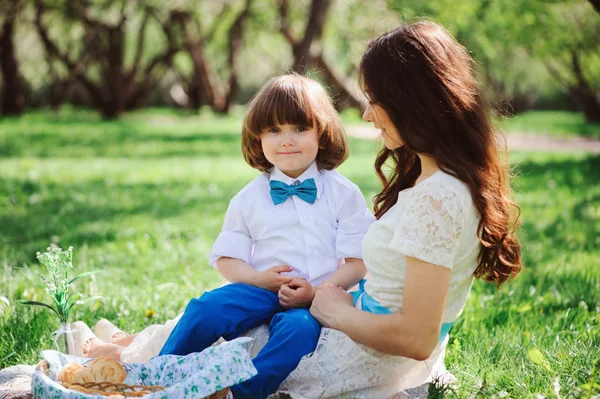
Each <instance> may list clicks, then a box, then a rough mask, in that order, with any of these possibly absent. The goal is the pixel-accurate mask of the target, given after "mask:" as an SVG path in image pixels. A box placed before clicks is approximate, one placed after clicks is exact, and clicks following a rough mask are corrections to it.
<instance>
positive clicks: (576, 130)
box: [500, 111, 600, 138]
mask: <svg viewBox="0 0 600 399" xmlns="http://www.w3.org/2000/svg"><path fill="white" fill-rule="evenodd" d="M500 126H501V127H502V128H503V129H505V130H506V131H507V132H509V133H521V134H527V133H532V134H542V135H549V136H553V137H572V136H583V137H590V138H600V125H599V124H593V123H589V122H586V120H585V117H584V116H583V113H576V112H568V111H529V112H525V113H523V114H519V115H516V116H514V117H512V118H508V119H506V120H504V121H502V122H501V124H500Z"/></svg>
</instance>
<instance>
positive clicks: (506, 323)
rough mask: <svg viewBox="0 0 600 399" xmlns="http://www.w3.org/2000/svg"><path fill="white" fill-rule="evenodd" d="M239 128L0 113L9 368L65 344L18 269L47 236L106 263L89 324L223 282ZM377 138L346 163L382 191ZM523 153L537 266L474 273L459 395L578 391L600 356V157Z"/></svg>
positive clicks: (204, 119)
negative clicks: (220, 245)
mask: <svg viewBox="0 0 600 399" xmlns="http://www.w3.org/2000/svg"><path fill="white" fill-rule="evenodd" d="M239 125H240V117H239V115H238V114H236V116H235V117H229V118H223V117H218V116H213V115H209V114H205V115H200V116H198V115H194V114H189V113H186V112H179V111H178V112H171V111H169V110H153V111H152V112H150V111H144V112H140V113H135V114H131V115H126V116H125V117H124V118H123V120H120V121H114V122H103V121H101V120H100V119H99V118H98V117H97V115H96V114H94V113H87V112H84V111H79V110H70V111H69V112H64V111H63V113H62V114H59V115H54V116H53V115H50V114H48V113H46V112H38V113H32V114H28V115H26V116H25V117H24V118H22V119H5V120H2V121H0V154H2V158H1V159H0V268H1V270H2V274H1V275H0V297H4V298H6V299H7V300H8V302H9V305H6V304H5V302H4V301H0V368H2V367H5V366H9V365H14V364H19V363H28V364H34V363H36V362H37V361H38V359H39V351H40V350H42V349H46V348H50V347H52V345H53V343H52V341H51V339H50V333H51V332H52V331H53V330H54V329H56V328H57V327H58V323H57V321H56V320H54V318H52V315H50V314H49V313H44V312H42V311H40V310H39V309H32V308H29V307H25V306H22V305H18V304H17V300H19V299H29V300H35V299H42V298H43V295H44V293H43V290H42V289H40V288H38V287H35V286H34V285H33V284H32V283H31V282H30V281H28V280H27V279H26V278H25V276H24V274H23V273H21V272H19V271H15V270H12V267H14V266H20V265H23V264H27V265H30V266H32V267H33V268H36V267H37V265H36V262H35V253H36V251H38V250H43V249H44V248H46V246H48V244H49V243H50V242H54V243H56V244H58V245H61V246H64V247H67V246H69V245H72V246H73V247H74V248H75V249H74V250H75V267H76V271H77V272H80V271H85V270H93V269H103V270H105V272H104V273H102V274H99V275H97V276H94V277H93V278H92V279H91V280H86V281H84V282H83V284H82V285H79V286H78V287H77V288H78V289H79V290H80V291H81V292H83V293H84V294H86V295H102V296H104V297H106V299H105V300H104V301H98V302H96V303H94V304H91V305H86V306H83V307H80V308H78V309H76V311H75V314H74V316H75V318H77V319H83V320H84V321H86V322H88V323H93V322H94V321H96V320H97V319H98V318H100V317H107V318H108V319H110V320H112V321H114V322H115V323H117V324H118V325H120V326H121V327H122V328H123V329H125V330H126V331H136V330H139V329H141V328H142V327H144V326H146V325H148V324H149V323H153V322H161V321H164V320H166V319H168V318H171V317H173V316H175V315H176V314H177V313H178V312H180V311H181V310H183V308H184V306H185V304H186V303H187V301H188V300H189V299H190V298H192V297H196V296H199V295H200V294H201V293H202V292H203V291H204V290H206V289H208V288H211V287H215V286H217V285H218V284H219V283H220V282H221V281H222V279H221V277H220V276H219V275H218V273H217V272H216V271H215V270H213V269H212V268H210V267H209V266H208V265H207V255H208V252H209V250H210V247H211V245H212V243H213V241H214V239H215V238H216V236H217V234H218V232H219V231H220V228H221V223H222V218H223V215H224V212H225V210H226V208H227V205H228V202H229V199H230V198H231V197H232V196H233V195H234V194H235V193H236V192H237V191H238V190H239V189H240V188H242V187H243V186H244V185H245V184H246V183H247V182H248V181H250V180H251V179H252V178H253V177H254V176H256V175H257V173H258V172H256V171H254V170H253V169H251V168H250V167H248V166H247V165H246V164H245V163H244V161H243V158H242V156H241V151H240V134H239ZM377 148H378V143H375V142H369V141H358V140H353V139H352V140H351V153H352V155H351V158H350V160H349V161H348V162H346V163H345V164H344V165H342V167H341V168H340V171H341V172H342V173H343V174H345V175H346V176H347V177H349V178H350V179H351V180H353V181H354V182H356V183H357V184H358V185H359V186H360V187H361V189H362V191H363V193H364V194H365V196H366V197H367V198H368V199H369V200H370V199H371V198H372V197H373V195H374V194H375V193H376V192H377V190H378V189H379V183H378V181H377V179H376V177H375V175H374V173H373V168H372V163H373V159H374V154H375V153H376V151H377ZM511 161H512V163H513V165H514V166H515V168H516V171H517V177H516V179H515V180H514V184H513V186H514V188H515V191H516V200H517V202H518V203H519V205H520V206H521V208H522V229H521V232H520V236H521V239H522V242H523V245H524V248H523V252H524V259H525V270H524V271H523V273H522V274H521V275H520V276H519V278H518V279H517V280H515V281H513V282H510V283H508V284H506V286H504V287H502V289H500V290H496V289H495V288H494V287H493V286H491V285H489V284H485V283H482V282H476V284H475V286H474V288H473V292H472V294H471V296H470V298H469V301H468V304H467V307H466V308H465V311H464V313H463V315H462V316H461V318H460V319H459V320H458V321H457V323H456V324H455V327H454V329H453V331H452V332H451V342H450V347H449V350H448V353H447V361H446V363H447V365H448V368H449V369H450V370H451V371H452V372H453V373H454V374H455V375H456V376H457V378H458V379H459V381H460V387H459V391H458V396H459V397H467V396H469V395H473V394H475V393H476V392H478V391H479V392H480V394H481V395H482V396H480V397H491V396H492V395H493V394H499V393H502V392H506V393H508V394H509V395H510V397H515V398H521V397H532V398H533V397H535V394H536V393H540V394H544V395H549V394H550V393H551V392H552V389H553V388H552V386H553V385H552V384H553V381H555V380H556V379H557V378H558V381H559V382H560V385H561V386H562V388H561V392H562V394H563V395H564V397H569V395H571V396H580V395H579V394H578V393H577V389H579V388H578V387H580V386H583V385H584V384H585V383H587V382H588V381H589V378H590V374H591V372H592V368H593V365H594V363H595V362H598V361H599V360H600V334H599V330H600V271H599V270H598V261H599V259H600V249H599V248H600V238H599V237H600V231H599V227H600V174H599V173H598V170H600V157H598V156H586V155H582V154H573V155H571V154H548V153H546V154H542V153H514V154H512V155H511ZM0 299H1V298H0ZM150 310H151V311H152V312H148V311H150ZM153 312H155V314H153ZM147 315H152V317H147ZM532 348H533V349H538V350H539V351H540V353H542V355H543V356H544V359H545V360H546V362H547V364H548V366H549V369H547V368H545V367H543V366H541V365H538V364H536V363H535V362H534V361H533V360H532V359H531V356H529V355H528V350H530V349H532Z"/></svg>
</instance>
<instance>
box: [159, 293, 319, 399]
mask: <svg viewBox="0 0 600 399" xmlns="http://www.w3.org/2000/svg"><path fill="white" fill-rule="evenodd" d="M265 323H269V341H268V342H267V344H266V345H265V346H264V348H263V349H262V350H261V351H260V353H259V354H258V355H257V356H256V357H255V358H254V359H253V360H252V362H253V363H254V367H256V369H257V370H258V374H257V375H255V376H254V377H252V378H251V379H249V380H247V381H245V382H242V383H240V384H238V385H235V386H233V387H232V388H231V390H232V392H233V394H234V395H235V397H236V399H241V398H253V399H256V398H265V397H267V396H269V395H270V394H272V393H273V392H275V391H276V390H277V387H279V385H280V384H281V383H282V382H283V380H285V379H286V377H287V376H288V375H289V374H290V373H291V372H292V370H294V369H295V368H296V366H297V365H298V363H299V362H300V359H302V357H303V356H304V355H307V354H309V353H312V352H313V351H314V350H315V348H316V346H317V341H318V340H319V335H320V333H321V325H320V324H319V322H317V320H316V319H315V318H314V317H312V316H311V315H310V313H309V311H308V309H291V310H286V309H284V308H282V307H281V305H280V304H279V299H278V297H277V294H275V293H273V292H270V291H267V290H264V289H262V288H258V287H254V286H251V285H246V284H229V285H226V286H224V287H221V288H217V289H215V290H212V291H209V292H206V293H204V294H203V295H202V296H201V297H200V298H198V299H192V300H191V301H190V303H189V304H188V305H187V307H186V309H185V312H184V313H183V315H182V316H181V319H179V322H178V323H177V325H176V326H175V329H174V330H173V331H172V332H171V335H170V336H169V338H168V339H167V342H166V343H165V345H164V346H163V348H162V350H161V351H160V355H187V354H190V353H192V352H201V351H202V350H204V349H205V348H207V347H209V346H210V345H212V344H213V343H214V342H215V341H216V340H218V339H219V337H223V338H225V339H226V340H228V341H229V340H232V339H234V338H237V337H238V336H239V335H240V334H242V333H244V332H246V331H248V330H250V329H251V328H254V327H257V326H259V325H261V324H265Z"/></svg>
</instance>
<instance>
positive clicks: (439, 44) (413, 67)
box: [279, 21, 521, 398]
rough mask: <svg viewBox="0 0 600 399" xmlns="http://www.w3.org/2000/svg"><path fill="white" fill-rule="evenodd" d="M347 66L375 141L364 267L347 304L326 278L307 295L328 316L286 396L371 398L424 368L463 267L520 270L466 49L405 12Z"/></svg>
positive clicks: (466, 280)
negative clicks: (355, 76) (357, 78)
mask: <svg viewBox="0 0 600 399" xmlns="http://www.w3.org/2000/svg"><path fill="white" fill-rule="evenodd" d="M360 72H361V78H362V86H363V89H364V91H365V94H366V95H367V97H368V99H369V105H368V107H367V109H366V111H365V113H364V115H363V119H364V120H365V121H367V122H372V123H373V124H374V125H375V127H376V128H378V129H380V130H381V136H382V138H383V141H384V143H385V148H384V149H383V150H382V151H381V152H380V153H379V155H378V156H377V159H376V161H375V169H376V172H377V175H378V176H379V178H380V180H381V181H382V183H383V190H382V191H381V192H380V193H379V194H378V195H377V196H376V197H375V216H376V217H377V219H378V220H377V221H376V222H375V223H373V224H372V225H371V227H370V229H369V231H368V232H367V234H366V236H365V238H364V241H363V258H364V261H365V265H366V267H367V270H368V271H369V274H370V277H369V279H368V281H367V283H366V284H365V286H364V292H363V293H362V295H361V296H360V298H359V299H358V301H357V302H356V303H354V301H353V298H352V296H351V295H350V294H348V293H346V292H345V291H344V290H343V289H341V288H339V287H334V286H327V287H325V288H324V289H322V290H321V291H319V292H318V293H317V294H316V296H315V299H314V301H313V303H312V306H311V308H310V312H311V314H312V315H313V316H314V317H315V318H316V319H317V320H318V321H319V322H320V323H321V324H322V325H323V326H324V327H329V329H327V328H325V329H323V332H322V333H321V338H320V340H319V343H318V346H317V349H316V350H315V352H314V353H313V354H311V355H309V356H307V357H305V358H304V359H303V360H302V361H301V362H300V364H299V365H298V367H297V368H296V370H294V371H293V372H292V374H291V375H290V376H289V377H288V378H287V379H286V380H285V381H284V382H283V383H282V385H281V386H280V388H279V389H280V390H283V391H287V392H289V393H290V394H291V395H292V397H306V398H316V397H335V396H341V395H344V396H350V397H353V398H356V397H372V398H384V397H387V396H389V395H392V394H393V393H395V392H398V391H399V390H402V389H407V388H410V387H414V386H418V385H421V384H423V383H425V382H428V381H430V380H431V379H432V378H433V377H434V376H435V374H437V373H441V371H443V370H444V364H443V359H444V351H445V347H446V343H447V341H448V338H447V332H448V330H449V328H450V327H451V326H452V323H453V322H454V321H455V320H456V319H457V317H458V316H459V315H460V313H461V312H462V309H463V307H464V305H465V303H466V300H467V297H468V295H469V292H470V289H471V285H472V283H473V280H474V278H476V277H477V278H483V279H484V280H486V281H489V282H492V283H494V284H496V285H498V286H499V285H500V284H502V283H504V282H505V281H506V280H507V279H508V278H509V277H515V276H516V275H517V274H518V273H519V271H520V270H521V256H520V245H519V243H518V241H517V239H516V238H515V236H514V235H513V230H514V228H515V227H516V225H517V219H518V216H517V217H513V210H514V209H515V208H516V206H515V205H514V203H513V202H512V201H511V200H510V188H509V184H508V167H507V165H506V164H505V163H504V161H503V160H501V159H500V157H499V154H498V149H497V145H498V143H497V137H496V135H495V133H494V130H493V127H492V124H491V121H490V115H489V109H488V107H487V105H486V103H485V100H484V99H483V97H482V95H481V91H480V89H479V87H478V85H477V82H476V80H475V78H474V72H473V60H472V59H471V57H470V56H469V55H468V53H467V51H466V50H465V48H464V47H462V46H461V45H460V44H459V43H458V42H457V41H456V40H455V39H454V38H453V37H452V35H451V34H450V33H448V32H447V31H446V30H445V29H444V28H443V27H441V26H440V25H438V24H435V23H433V22H428V21H424V22H417V23H414V24H408V25H404V26H401V27H399V28H397V29H395V30H393V31H391V32H389V33H386V34H384V35H382V36H381V37H379V38H377V39H376V40H374V41H373V42H371V43H370V44H369V46H368V48H367V50H366V52H365V54H364V56H363V58H362V61H361V65H360ZM386 164H387V165H389V166H390V168H391V174H390V175H389V176H388V175H386V174H385V173H384V172H383V167H384V165H386ZM365 305H367V306H365ZM365 310H367V311H365Z"/></svg>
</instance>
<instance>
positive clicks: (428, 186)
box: [410, 170, 473, 207]
mask: <svg viewBox="0 0 600 399" xmlns="http://www.w3.org/2000/svg"><path fill="white" fill-rule="evenodd" d="M410 192H411V194H412V195H411V196H412V198H413V199H414V200H417V201H418V200H422V199H424V198H430V199H431V200H434V201H442V202H448V201H449V202H455V203H457V204H459V205H461V206H463V207H468V206H470V205H471V204H472V202H473V198H472V196H471V191H470V190H469V186H467V185H466V184H465V183H464V182H463V181H461V180H460V179H458V178H457V177H455V176H452V175H451V174H449V173H447V172H444V171H442V170H439V171H437V172H435V173H434V174H433V175H431V176H430V177H429V178H427V179H425V180H423V181H422V182H421V183H419V184H417V185H416V186H414V187H413V189H412V190H411V191H410Z"/></svg>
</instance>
